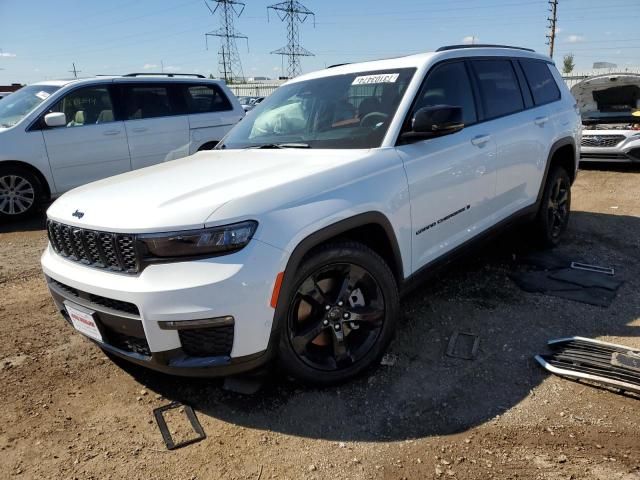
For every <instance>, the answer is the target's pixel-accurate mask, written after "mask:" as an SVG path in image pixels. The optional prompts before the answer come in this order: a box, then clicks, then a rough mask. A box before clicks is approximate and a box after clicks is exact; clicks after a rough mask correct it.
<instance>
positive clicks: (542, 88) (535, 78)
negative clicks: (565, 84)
mask: <svg viewBox="0 0 640 480" xmlns="http://www.w3.org/2000/svg"><path fill="white" fill-rule="evenodd" d="M520 65H521V66H522V69H523V70H524V74H525V76H526V77H527V83H529V88H530V89H531V94H532V95H533V101H534V102H535V104H536V105H544V104H545V103H550V102H555V101H556V100H560V90H559V89H558V85H557V84H556V81H555V79H554V78H553V75H552V74H551V71H550V70H549V65H548V64H547V63H546V62H542V61H539V60H524V59H522V60H520Z"/></svg>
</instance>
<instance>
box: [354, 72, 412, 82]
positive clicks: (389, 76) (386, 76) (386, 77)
mask: <svg viewBox="0 0 640 480" xmlns="http://www.w3.org/2000/svg"><path fill="white" fill-rule="evenodd" d="M399 76H400V74H399V73H383V74H380V75H363V76H362V77H356V78H354V79H353V82H351V85H370V84H372V83H395V82H396V80H398V77H399Z"/></svg>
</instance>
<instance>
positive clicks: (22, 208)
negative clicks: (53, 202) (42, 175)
mask: <svg viewBox="0 0 640 480" xmlns="http://www.w3.org/2000/svg"><path fill="white" fill-rule="evenodd" d="M42 200H43V189H42V184H41V183H40V181H39V180H38V178H37V177H36V176H35V175H34V174H33V173H31V172H30V171H29V170H27V169H26V168H23V167H20V166H8V167H0V221H12V220H21V219H24V218H27V217H29V216H31V215H33V214H34V213H35V212H37V211H38V210H39V209H40V206H41V205H42Z"/></svg>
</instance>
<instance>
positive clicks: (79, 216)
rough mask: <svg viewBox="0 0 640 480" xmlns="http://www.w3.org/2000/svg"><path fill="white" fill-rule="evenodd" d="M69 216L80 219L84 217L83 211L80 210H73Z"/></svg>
mask: <svg viewBox="0 0 640 480" xmlns="http://www.w3.org/2000/svg"><path fill="white" fill-rule="evenodd" d="M71 216H72V217H76V218H78V219H80V218H82V217H84V212H81V211H80V210H76V211H75V212H73V213H72V214H71Z"/></svg>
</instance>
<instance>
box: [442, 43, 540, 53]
mask: <svg viewBox="0 0 640 480" xmlns="http://www.w3.org/2000/svg"><path fill="white" fill-rule="evenodd" d="M459 48H511V49H513V50H524V51H527V52H535V50H534V49H533V48H525V47H514V46H512V45H493V44H491V43H474V44H472V45H445V46H444V47H440V48H439V49H437V50H436V52H446V51H447V50H457V49H459Z"/></svg>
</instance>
